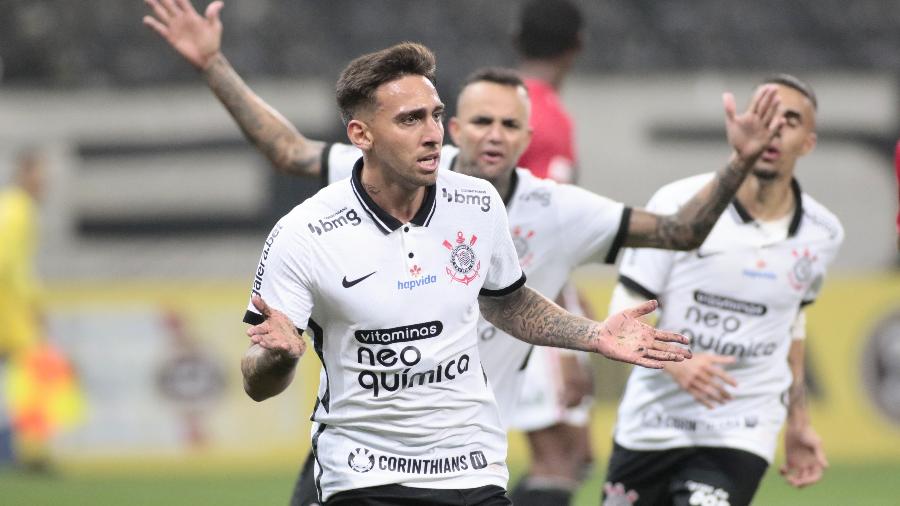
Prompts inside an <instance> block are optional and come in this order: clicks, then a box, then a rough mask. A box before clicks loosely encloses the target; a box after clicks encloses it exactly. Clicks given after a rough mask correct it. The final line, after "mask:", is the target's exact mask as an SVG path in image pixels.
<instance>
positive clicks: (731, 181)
mask: <svg viewBox="0 0 900 506" xmlns="http://www.w3.org/2000/svg"><path fill="white" fill-rule="evenodd" d="M747 172H748V168H747V167H746V166H744V165H742V164H741V163H740V162H738V161H731V162H729V163H728V165H726V166H725V167H723V168H722V169H719V171H718V172H717V173H716V177H715V179H713V182H712V188H711V191H710V192H709V194H708V195H695V196H694V197H693V198H692V199H691V200H689V201H688V202H687V203H686V204H685V205H684V206H682V207H681V209H679V210H678V212H677V213H675V214H672V215H668V216H659V218H658V220H657V222H656V230H655V231H654V235H655V242H656V244H655V245H654V247H657V248H664V249H674V250H691V249H696V248H699V247H700V245H701V244H703V241H704V240H706V236H708V235H709V232H710V231H711V230H712V228H713V226H714V225H715V224H716V221H717V220H718V219H719V215H721V214H722V211H724V210H725V208H726V207H727V206H728V204H729V203H730V202H731V200H732V199H733V198H734V194H735V193H736V192H737V190H738V188H739V187H740V186H741V183H743V182H744V178H745V177H746V176H747Z"/></svg>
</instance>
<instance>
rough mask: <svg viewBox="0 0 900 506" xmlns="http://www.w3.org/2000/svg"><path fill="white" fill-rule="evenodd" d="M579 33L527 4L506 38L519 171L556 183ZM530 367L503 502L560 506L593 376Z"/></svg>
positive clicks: (581, 365)
mask: <svg viewBox="0 0 900 506" xmlns="http://www.w3.org/2000/svg"><path fill="white" fill-rule="evenodd" d="M583 30H584V20H583V18H582V15H581V12H580V10H579V8H578V7H577V6H576V5H575V4H573V3H572V2H570V1H569V0H530V1H529V2H527V3H526V4H525V5H524V6H523V7H522V10H521V11H520V17H519V21H518V26H517V29H516V32H515V34H514V41H513V42H514V44H515V46H516V50H517V52H518V53H519V56H520V58H521V62H520V63H519V72H520V73H521V75H522V77H523V78H524V81H525V86H526V88H528V95H529V97H530V98H531V128H532V131H533V134H532V138H531V143H530V144H529V145H528V148H527V149H526V150H525V152H524V153H523V154H522V156H521V157H520V158H519V167H523V168H526V169H528V170H530V171H531V172H532V173H533V174H534V175H536V176H538V177H541V178H549V179H553V180H555V181H558V182H561V183H574V182H575V181H576V179H577V169H576V167H577V165H576V156H575V139H574V131H573V125H572V119H571V117H570V116H569V113H568V112H567V111H566V109H565V107H563V104H562V101H561V100H560V97H559V90H560V87H561V86H562V83H563V80H564V79H565V77H566V75H567V74H568V73H569V71H570V70H571V68H572V65H573V64H574V63H575V59H576V58H577V56H578V54H579V53H580V52H581V48H582V41H583V38H584V36H583ZM556 302H557V303H558V304H560V305H561V306H563V307H565V308H566V309H568V310H569V311H573V312H575V313H576V314H584V315H585V316H588V315H590V314H591V311H590V307H589V306H588V305H587V304H585V303H583V297H581V296H580V294H578V292H577V291H576V290H575V288H574V286H573V285H572V284H571V283H568V284H567V285H566V286H565V287H563V290H562V293H561V294H560V297H559V298H558V299H557V301H556ZM530 361H531V362H532V363H531V364H530V366H529V367H530V369H531V370H529V371H528V372H527V373H526V379H525V385H524V388H523V391H528V392H530V394H528V395H524V394H523V395H522V398H521V399H520V403H519V408H518V412H517V417H516V418H517V419H518V420H519V423H516V422H513V424H512V425H513V426H514V427H516V428H519V429H520V430H523V431H525V433H526V436H527V440H528V446H529V449H530V450H531V452H530V453H531V466H530V468H529V470H528V472H527V474H526V475H525V476H524V477H523V478H522V479H521V480H519V482H518V484H517V485H516V487H515V488H514V489H513V491H512V492H511V494H510V498H511V499H512V500H513V503H514V504H516V505H517V506H543V505H549V504H553V505H566V504H569V503H570V501H571V498H572V495H573V493H574V492H575V490H576V489H577V488H578V486H579V485H580V483H581V481H582V480H583V479H584V477H585V475H586V474H587V473H586V472H585V470H586V469H589V468H590V467H589V466H590V463H591V462H592V460H593V456H592V454H591V436H590V430H589V412H590V409H591V407H592V402H591V400H590V399H591V395H590V394H591V390H592V378H593V373H592V371H591V368H590V363H589V362H588V361H586V360H585V359H584V357H583V356H579V355H577V354H569V353H553V352H549V353H548V352H546V350H535V351H534V352H532V356H531V359H530ZM547 371H550V373H549V375H546V373H547ZM545 375H546V376H552V377H546V376H545ZM532 386H533V387H534V388H531V387H532ZM546 388H553V389H558V390H559V394H557V395H547V392H545V391H544V389H546ZM557 402H559V403H560V404H559V405H557V404H556V403H557Z"/></svg>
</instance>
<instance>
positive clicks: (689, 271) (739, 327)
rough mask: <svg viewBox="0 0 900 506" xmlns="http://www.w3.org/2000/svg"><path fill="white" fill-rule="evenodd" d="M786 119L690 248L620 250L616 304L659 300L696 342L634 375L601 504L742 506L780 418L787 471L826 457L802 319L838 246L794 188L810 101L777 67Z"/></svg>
mask: <svg viewBox="0 0 900 506" xmlns="http://www.w3.org/2000/svg"><path fill="white" fill-rule="evenodd" d="M772 84H774V85H775V86H777V90H778V95H779V97H780V98H781V106H780V109H779V112H778V115H779V116H780V117H782V118H783V119H784V122H785V124H784V127H783V128H782V130H781V131H780V132H779V133H778V134H777V135H776V136H775V138H774V139H773V140H772V142H771V143H770V145H769V146H768V147H767V148H766V150H765V152H764V153H763V155H762V157H761V158H760V159H759V161H758V162H757V163H756V165H755V166H754V168H753V171H752V173H751V177H749V178H748V179H747V180H746V181H745V182H744V183H743V185H742V186H741V188H740V190H739V191H738V194H737V198H736V199H735V201H734V203H733V205H732V207H731V209H730V210H729V211H728V212H725V213H723V214H722V217H721V218H719V220H718V222H717V223H716V226H715V227H714V228H713V231H712V233H711V234H710V236H709V237H708V238H707V239H706V241H705V242H704V243H703V245H702V246H700V248H699V249H697V250H696V251H689V252H681V253H674V252H666V251H659V250H628V251H626V253H625V254H624V255H623V259H622V264H621V267H620V271H619V273H620V276H619V281H620V283H619V285H618V286H617V287H616V291H615V293H614V296H613V302H612V307H613V308H615V307H620V306H622V305H627V304H628V302H629V301H630V300H633V299H636V298H641V299H643V298H644V297H652V298H657V297H658V298H659V301H660V311H661V315H660V319H659V322H658V324H659V326H660V328H666V329H672V330H677V331H679V332H681V333H684V334H685V335H687V336H688V337H690V338H691V345H692V347H693V349H694V350H696V351H698V352H699V353H697V354H696V355H695V356H694V359H693V360H691V361H690V364H684V365H683V366H682V365H678V366H671V367H669V366H667V367H666V368H665V371H644V370H638V369H635V370H633V371H632V373H631V377H630V378H629V381H628V386H627V388H626V390H625V394H624V397H623V399H622V403H621V405H620V407H619V416H618V421H617V423H616V429H615V447H614V450H613V454H612V456H611V458H610V463H609V468H608V471H607V473H608V474H607V485H606V487H605V496H606V497H607V500H608V501H609V502H608V504H625V503H623V502H622V501H623V499H627V500H632V499H634V498H638V499H637V501H638V502H637V504H676V505H687V504H729V505H731V506H739V505H746V504H750V501H751V499H752V498H753V494H754V493H755V491H756V488H757V486H758V484H759V480H760V478H762V476H763V473H764V472H765V470H766V468H767V466H768V465H769V464H770V463H771V462H772V459H773V456H774V453H775V444H776V438H777V436H778V432H779V431H780V430H781V427H782V424H783V423H784V421H785V418H787V428H786V430H785V439H784V447H785V453H786V459H787V463H786V464H785V465H784V466H783V467H782V468H781V473H782V475H784V476H785V478H786V479H787V481H788V482H789V483H790V484H791V485H793V486H797V487H802V486H806V485H809V484H812V483H815V482H816V481H818V480H819V478H820V477H821V476H822V472H823V469H824V468H825V467H826V465H827V464H826V460H825V455H824V452H823V449H822V446H821V443H820V440H819V437H818V436H817V435H816V433H815V431H814V430H813V429H812V427H811V426H810V421H809V416H808V414H807V410H806V395H805V388H804V369H803V355H804V340H803V339H804V337H805V317H804V313H803V310H802V308H803V307H804V306H806V305H808V304H810V303H812V302H813V301H814V300H815V298H816V296H817V294H818V292H819V290H820V288H821V286H822V280H823V277H824V275H825V269H826V266H827V265H828V263H829V262H831V260H832V259H833V258H834V256H835V254H836V253H837V250H838V248H839V246H840V244H841V241H842V240H843V236H844V233H843V229H842V228H841V224H840V223H839V222H838V219H837V218H836V217H835V216H834V215H833V214H831V213H830V212H829V211H828V210H827V209H825V207H824V206H822V205H821V204H819V203H818V202H816V201H815V200H813V199H812V197H810V196H809V195H807V194H806V193H803V192H802V191H801V190H800V185H799V184H798V183H797V180H796V179H794V170H795V164H796V162H797V160H798V159H799V158H800V157H802V156H804V155H806V154H808V153H809V152H810V151H812V149H813V147H814V146H815V145H816V129H815V125H816V117H815V116H816V97H815V95H814V93H813V91H812V89H811V88H810V87H809V85H808V84H806V83H805V82H803V81H800V80H799V79H797V78H795V77H793V76H789V75H779V76H775V77H773V78H770V79H767V80H766V81H764V83H763V85H761V88H760V89H762V88H763V87H765V86H770V85H772ZM710 177H711V175H709V174H706V175H701V176H695V177H691V178H688V179H683V180H680V181H676V182H674V183H672V184H669V185H667V186H664V187H663V188H662V189H660V190H659V191H658V192H657V193H656V195H654V196H653V198H652V199H651V200H650V203H649V204H648V206H647V207H648V208H649V209H653V210H656V211H658V212H674V211H676V210H677V209H679V208H680V207H681V206H682V205H683V204H684V202H685V201H686V197H685V196H686V195H690V194H691V193H693V192H694V191H696V189H697V188H700V187H702V186H703V185H704V184H706V183H707V181H709V179H710Z"/></svg>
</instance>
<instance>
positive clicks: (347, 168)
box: [322, 142, 362, 187]
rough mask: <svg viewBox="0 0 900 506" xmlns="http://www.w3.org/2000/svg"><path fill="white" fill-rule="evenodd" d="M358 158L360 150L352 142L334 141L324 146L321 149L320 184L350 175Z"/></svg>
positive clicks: (324, 184) (329, 182) (325, 184)
mask: <svg viewBox="0 0 900 506" xmlns="http://www.w3.org/2000/svg"><path fill="white" fill-rule="evenodd" d="M360 158H362V151H360V149H359V148H357V147H356V146H353V145H352V144H342V143H339V142H335V143H333V144H328V145H327V146H325V149H324V150H322V186H323V187H324V186H328V185H330V184H331V183H334V182H335V181H340V180H341V179H346V178H348V177H350V174H352V173H353V166H354V165H355V164H356V161H357V160H359V159H360Z"/></svg>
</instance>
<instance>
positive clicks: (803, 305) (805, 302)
mask: <svg viewBox="0 0 900 506" xmlns="http://www.w3.org/2000/svg"><path fill="white" fill-rule="evenodd" d="M815 301H816V299H813V300H801V301H800V309H803V308H805V307H806V306H808V305H810V304H812V303H813V302H815Z"/></svg>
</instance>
